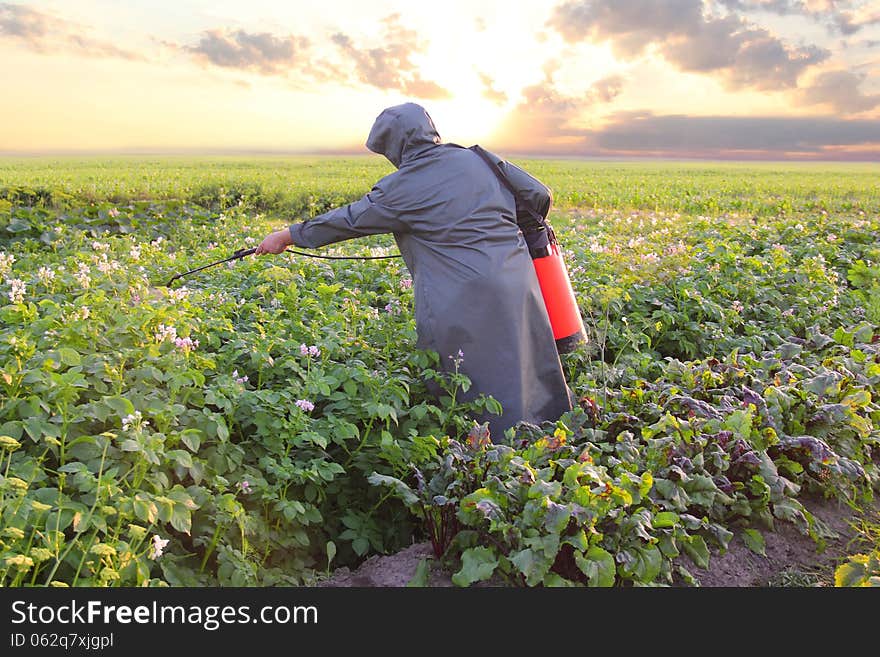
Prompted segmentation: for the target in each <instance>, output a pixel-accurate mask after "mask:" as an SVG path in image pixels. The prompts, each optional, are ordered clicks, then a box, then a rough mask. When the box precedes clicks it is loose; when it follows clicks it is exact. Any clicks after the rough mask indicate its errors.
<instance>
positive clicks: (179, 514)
mask: <svg viewBox="0 0 880 657" xmlns="http://www.w3.org/2000/svg"><path fill="white" fill-rule="evenodd" d="M171 526H172V527H174V529H176V530H177V531H179V532H183V533H184V534H189V532H190V530H191V529H192V513H191V512H190V510H189V509H188V508H187V507H186V505H185V504H180V503H176V504H175V505H174V508H173V510H172V511H171Z"/></svg>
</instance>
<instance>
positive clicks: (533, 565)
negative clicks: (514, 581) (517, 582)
mask: <svg viewBox="0 0 880 657" xmlns="http://www.w3.org/2000/svg"><path fill="white" fill-rule="evenodd" d="M554 556H555V555H554ZM510 562H511V563H512V564H513V565H514V566H516V568H517V570H519V572H521V573H522V574H523V575H525V578H526V584H528V585H529V586H535V585H537V584H540V583H541V581H542V580H543V579H544V575H546V574H547V572H548V571H549V570H550V566H552V565H553V560H552V559H549V558H547V556H546V555H544V554H541V553H540V552H536V551H535V550H532V549H531V548H526V549H525V550H520V551H519V552H516V553H514V554H513V555H511V557H510Z"/></svg>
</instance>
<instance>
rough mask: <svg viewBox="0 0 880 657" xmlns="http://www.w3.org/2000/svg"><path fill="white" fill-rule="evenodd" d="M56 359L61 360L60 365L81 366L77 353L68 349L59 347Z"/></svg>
mask: <svg viewBox="0 0 880 657" xmlns="http://www.w3.org/2000/svg"><path fill="white" fill-rule="evenodd" d="M58 357H59V358H60V359H61V362H62V363H64V364H65V365H68V366H71V367H74V366H76V365H80V364H82V359H81V358H80V356H79V353H78V352H77V351H76V350H75V349H71V348H70V347H61V348H60V349H58Z"/></svg>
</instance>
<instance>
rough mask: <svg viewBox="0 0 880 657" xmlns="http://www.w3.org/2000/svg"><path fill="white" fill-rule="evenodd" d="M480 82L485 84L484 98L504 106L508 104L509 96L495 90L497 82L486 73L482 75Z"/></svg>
mask: <svg viewBox="0 0 880 657" xmlns="http://www.w3.org/2000/svg"><path fill="white" fill-rule="evenodd" d="M479 75H480V82H482V84H483V98H486V99H488V100H491V101H492V102H493V103H497V104H499V105H504V103H506V102H507V94H506V93H504V92H503V91H499V90H498V89H496V88H495V81H494V80H493V79H492V78H491V77H490V76H489V75H487V74H486V73H480V74H479Z"/></svg>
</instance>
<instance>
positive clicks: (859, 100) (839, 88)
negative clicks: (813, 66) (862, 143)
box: [798, 70, 880, 114]
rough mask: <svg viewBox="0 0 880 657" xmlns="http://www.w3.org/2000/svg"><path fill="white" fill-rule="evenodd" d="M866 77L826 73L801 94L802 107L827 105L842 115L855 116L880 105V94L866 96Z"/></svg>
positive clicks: (840, 72)
mask: <svg viewBox="0 0 880 657" xmlns="http://www.w3.org/2000/svg"><path fill="white" fill-rule="evenodd" d="M865 77H866V76H865V75H860V74H858V73H854V72H852V71H842V70H841V71H825V72H823V73H820V74H818V75H817V76H816V77H815V79H813V81H812V82H811V83H810V84H809V85H808V86H806V87H804V88H803V89H801V90H800V92H799V96H798V99H799V102H800V104H802V105H827V106H829V107H831V108H832V109H834V110H835V111H837V112H840V113H841V114H855V113H858V112H865V111H868V110H872V109H874V108H875V107H877V106H878V105H880V94H865V93H864V92H863V91H862V90H861V84H862V82H863V81H864V80H865Z"/></svg>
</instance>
